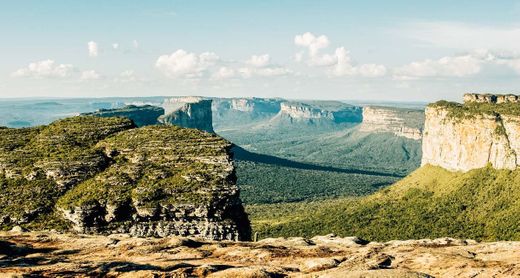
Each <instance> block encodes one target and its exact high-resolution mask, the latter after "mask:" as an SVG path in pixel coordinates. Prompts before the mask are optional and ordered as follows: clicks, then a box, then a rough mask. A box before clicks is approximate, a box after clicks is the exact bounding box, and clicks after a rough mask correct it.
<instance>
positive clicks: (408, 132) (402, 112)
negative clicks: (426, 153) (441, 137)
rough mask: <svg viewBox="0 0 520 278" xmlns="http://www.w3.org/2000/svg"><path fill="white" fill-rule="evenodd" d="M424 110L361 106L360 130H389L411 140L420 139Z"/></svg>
mask: <svg viewBox="0 0 520 278" xmlns="http://www.w3.org/2000/svg"><path fill="white" fill-rule="evenodd" d="M423 123H424V112H423V111H421V110H413V109H404V108H393V107H377V106H366V107H363V122H362V124H361V126H360V131H364V132H390V133H393V134H394V135H396V136H402V137H406V138H409V139H413V140H421V138H422V128H423Z"/></svg>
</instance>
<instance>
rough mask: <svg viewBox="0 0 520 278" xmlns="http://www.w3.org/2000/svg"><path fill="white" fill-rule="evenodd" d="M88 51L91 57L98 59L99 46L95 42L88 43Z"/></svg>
mask: <svg viewBox="0 0 520 278" xmlns="http://www.w3.org/2000/svg"><path fill="white" fill-rule="evenodd" d="M87 49H88V56H90V57H97V56H98V54H99V53H98V51H99V49H98V44H97V43H96V42H94V41H89V42H88V43H87Z"/></svg>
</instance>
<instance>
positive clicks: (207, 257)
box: [0, 232, 520, 278]
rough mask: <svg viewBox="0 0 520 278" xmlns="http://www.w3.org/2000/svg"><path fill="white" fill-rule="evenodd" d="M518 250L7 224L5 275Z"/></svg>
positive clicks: (492, 264)
mask: <svg viewBox="0 0 520 278" xmlns="http://www.w3.org/2000/svg"><path fill="white" fill-rule="evenodd" d="M42 250H52V251H51V252H46V253H45V255H42ZM71 250H73V252H71ZM519 252H520V242H515V241H503V242H482V243H477V242H475V241H472V240H458V239H452V238H438V239H433V240H430V239H422V240H408V241H390V242H358V241H354V240H352V239H350V238H341V237H336V236H333V235H329V236H323V237H315V238H310V239H306V238H301V237H298V238H275V239H266V240H261V241H259V242H254V243H253V242H249V243H242V242H214V241H202V240H198V239H188V238H179V237H170V238H161V239H157V238H146V239H145V238H130V237H128V236H125V235H120V234H118V235H111V236H108V237H106V236H78V235H73V234H58V233H52V232H39V233H34V232H30V233H19V232H9V233H6V232H4V233H0V262H1V263H2V267H1V268H0V276H2V277H4V276H6V277H11V276H15V277H17V276H38V277H40V276H43V277H61V276H67V277H69V276H70V277H84V276H89V277H90V276H95V277H210V278H211V277H214V278H217V277H220V278H229V277H233V278H235V277H236V278H251V277H266V278H267V277H309V278H310V277H331V278H332V277H346V278H359V277H374V278H375V277H388V278H412V277H413V278H420V277H422V278H426V277H479V276H482V277H518V276H519V275H520V262H519V261H518V253H519ZM92 254H95V256H93V255H92Z"/></svg>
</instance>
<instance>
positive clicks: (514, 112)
mask: <svg viewBox="0 0 520 278" xmlns="http://www.w3.org/2000/svg"><path fill="white" fill-rule="evenodd" d="M468 96H471V97H472V100H468V98H469V97H468ZM509 98H512V97H511V96H510V95H507V96H505V95H465V102H464V104H459V103H455V102H446V101H440V102H436V103H434V104H431V105H429V106H428V107H427V108H426V122H425V127H424V140H423V158H422V165H426V164H431V165H437V166H441V167H443V168H446V169H448V170H452V171H468V170H471V169H476V168H482V167H485V166H486V165H487V164H488V163H489V164H491V165H492V166H493V167H494V168H497V169H516V168H517V167H518V165H520V160H519V159H518V155H519V154H520V103H517V102H514V101H497V100H499V99H509ZM480 99H489V101H480Z"/></svg>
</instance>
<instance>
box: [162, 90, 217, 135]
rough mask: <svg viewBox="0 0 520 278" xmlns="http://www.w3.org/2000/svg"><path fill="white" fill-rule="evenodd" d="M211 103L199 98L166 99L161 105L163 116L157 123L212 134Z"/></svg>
mask: <svg viewBox="0 0 520 278" xmlns="http://www.w3.org/2000/svg"><path fill="white" fill-rule="evenodd" d="M211 102H212V100H211V99H204V98H201V97H178V98H170V99H167V100H165V101H164V103H163V105H162V106H163V107H164V109H165V110H166V111H165V115H163V116H161V117H159V122H161V123H162V124H166V125H178V126H182V127H187V128H196V129H199V130H203V131H207V132H214V131H213V118H212V111H211Z"/></svg>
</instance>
